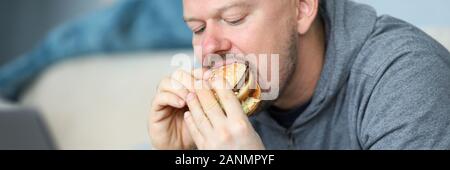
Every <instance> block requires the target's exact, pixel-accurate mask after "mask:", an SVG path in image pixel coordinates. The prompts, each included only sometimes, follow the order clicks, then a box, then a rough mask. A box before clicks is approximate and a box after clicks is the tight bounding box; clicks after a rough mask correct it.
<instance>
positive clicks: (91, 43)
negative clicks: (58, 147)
mask: <svg viewBox="0 0 450 170" xmlns="http://www.w3.org/2000/svg"><path fill="white" fill-rule="evenodd" d="M30 29H32V28H30ZM191 35H192V33H191V32H190V30H189V29H188V28H187V26H186V25H185V24H184V21H183V12H182V3H181V1H166V0H151V1H148V0H122V1H120V2H119V3H118V4H116V5H114V6H112V7H110V8H108V9H105V10H101V11H97V12H94V13H91V14H89V15H87V16H84V17H81V18H78V19H76V20H73V21H70V22H68V23H65V24H63V25H61V26H60V27H58V28H56V29H55V30H53V31H51V32H50V34H49V35H48V36H47V37H46V38H45V39H44V40H43V41H42V42H41V43H39V44H38V45H37V46H36V47H35V48H34V49H33V50H32V51H31V52H30V53H27V54H25V55H22V56H20V57H18V58H17V59H15V60H13V61H11V62H9V63H6V64H4V65H2V66H1V67H0V97H3V98H5V99H8V100H12V101H15V100H17V99H18V98H19V97H20V95H21V93H22V92H23V90H24V88H26V87H27V86H28V84H29V83H31V82H32V81H33V79H35V78H36V77H37V76H38V75H39V74H40V73H41V72H42V71H43V70H45V69H46V68H48V67H49V66H51V65H52V64H54V63H56V62H59V61H62V60H66V59H69V58H74V57H77V56H82V55H90V54H95V53H113V52H125V51H137V50H153V49H172V48H190V47H191Z"/></svg>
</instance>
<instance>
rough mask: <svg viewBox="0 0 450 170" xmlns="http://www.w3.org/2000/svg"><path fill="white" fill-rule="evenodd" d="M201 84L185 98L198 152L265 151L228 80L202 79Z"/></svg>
mask: <svg viewBox="0 0 450 170" xmlns="http://www.w3.org/2000/svg"><path fill="white" fill-rule="evenodd" d="M198 85H201V88H196V90H195V93H189V94H188V95H187V96H186V102H187V105H188V107H189V111H188V112H186V113H185V121H186V125H187V128H188V129H189V131H190V133H191V136H192V138H193V139H194V142H195V144H196V145H197V148H198V149H202V150H203V149H206V150H241V149H242V150H259V149H265V148H264V145H263V143H262V141H261V138H260V137H259V135H258V134H257V133H256V131H255V130H254V129H253V126H252V125H251V123H250V121H249V119H248V117H247V116H246V115H245V114H244V111H243V110H242V107H241V104H240V102H239V101H238V99H237V97H236V96H235V95H234V92H233V91H232V90H231V88H230V85H229V84H228V83H227V81H226V80H225V79H223V78H215V79H213V80H208V81H205V80H199V81H198V82H197V84H196V87H198ZM213 91H214V92H215V94H216V96H217V99H218V100H219V101H217V99H216V97H215V95H214V93H213ZM219 102H220V103H221V104H222V106H223V109H222V107H221V105H220V104H219Z"/></svg>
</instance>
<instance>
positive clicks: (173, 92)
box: [148, 69, 207, 150]
mask: <svg viewBox="0 0 450 170" xmlns="http://www.w3.org/2000/svg"><path fill="white" fill-rule="evenodd" d="M203 73H204V70H203V69H197V70H194V71H193V73H192V74H190V73H188V72H185V71H182V70H178V71H176V72H175V73H173V74H172V76H171V77H167V78H164V79H163V80H162V81H161V82H160V84H159V86H158V90H157V93H156V96H155V97H154V99H153V102H152V106H151V112H150V116H149V124H148V128H149V133H150V140H151V143H152V146H153V148H154V149H177V150H180V149H181V150H188V149H194V148H195V144H194V141H193V139H192V137H191V135H190V132H189V130H188V128H187V126H186V122H185V121H184V113H185V112H186V111H188V109H187V105H186V101H185V98H186V96H187V95H188V94H189V92H193V91H194V83H195V81H196V80H198V79H203V78H205V77H204V76H203ZM206 78H207V77H206Z"/></svg>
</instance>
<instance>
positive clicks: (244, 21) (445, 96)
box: [149, 0, 450, 149]
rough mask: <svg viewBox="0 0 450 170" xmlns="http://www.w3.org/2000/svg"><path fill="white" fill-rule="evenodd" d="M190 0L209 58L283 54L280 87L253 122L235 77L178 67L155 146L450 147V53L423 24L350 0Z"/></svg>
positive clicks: (157, 101)
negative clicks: (233, 86)
mask: <svg viewBox="0 0 450 170" xmlns="http://www.w3.org/2000/svg"><path fill="white" fill-rule="evenodd" d="M183 3H184V4H183V5H184V18H185V21H186V23H187V25H188V26H189V27H190V28H191V29H192V31H193V41H192V42H193V45H194V50H195V51H201V52H202V55H201V56H199V57H201V60H200V61H204V59H205V58H207V57H208V56H211V55H212V54H218V55H221V56H224V55H225V54H250V53H253V54H279V56H280V60H279V65H280V68H279V70H278V71H279V73H280V75H281V76H280V77H279V82H280V84H279V87H280V94H279V96H278V98H277V99H276V100H273V101H264V104H262V106H266V107H261V108H260V109H262V110H261V111H260V112H259V113H258V114H256V115H254V116H252V117H250V118H247V117H246V116H244V114H243V111H242V109H241V108H240V105H239V102H238V100H237V99H236V97H234V96H233V92H232V91H231V90H229V89H227V88H220V86H219V85H220V84H224V80H223V79H220V78H219V79H214V80H210V79H209V77H210V76H211V75H210V74H211V73H210V71H206V70H205V69H201V70H195V71H194V72H193V73H192V74H191V73H187V72H183V71H177V72H176V73H175V74H174V76H171V77H168V78H166V79H164V80H162V81H161V84H160V86H159V88H158V93H157V95H156V97H155V98H154V100H153V103H152V110H151V114H150V117H149V133H150V136H151V142H152V144H153V146H154V148H156V149H194V148H198V149H450V131H449V130H448V129H450V54H449V52H448V51H447V50H446V49H445V48H444V47H442V46H441V45H440V44H438V43H437V42H435V41H434V40H433V39H431V38H430V37H428V36H427V35H426V34H425V33H423V32H422V31H420V30H419V29H417V28H415V27H414V26H412V25H410V24H408V23H405V22H403V21H400V20H398V19H395V18H392V17H390V16H377V14H376V12H375V11H374V10H373V9H372V8H371V7H369V6H367V5H362V4H357V3H354V2H352V1H347V0H323V1H319V0H283V1H271V0H229V1H221V0H184V1H183ZM244 60H245V59H244ZM253 64H254V63H253ZM192 81H196V82H200V83H202V84H203V85H204V86H203V87H205V88H193V87H192V83H191V82H192ZM174 85H176V86H178V87H182V88H175V87H174ZM213 91H214V92H216V93H217V96H218V97H217V99H216V98H215V97H214V94H213ZM218 103H221V104H222V105H223V106H224V107H223V109H222V108H221V107H220V105H219V104H218Z"/></svg>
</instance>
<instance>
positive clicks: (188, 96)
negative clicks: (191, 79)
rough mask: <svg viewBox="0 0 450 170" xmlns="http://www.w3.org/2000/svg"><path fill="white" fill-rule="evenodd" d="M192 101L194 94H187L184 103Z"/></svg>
mask: <svg viewBox="0 0 450 170" xmlns="http://www.w3.org/2000/svg"><path fill="white" fill-rule="evenodd" d="M193 99H194V93H189V94H188V95H187V96H186V101H188V102H190V101H192V100H193Z"/></svg>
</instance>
